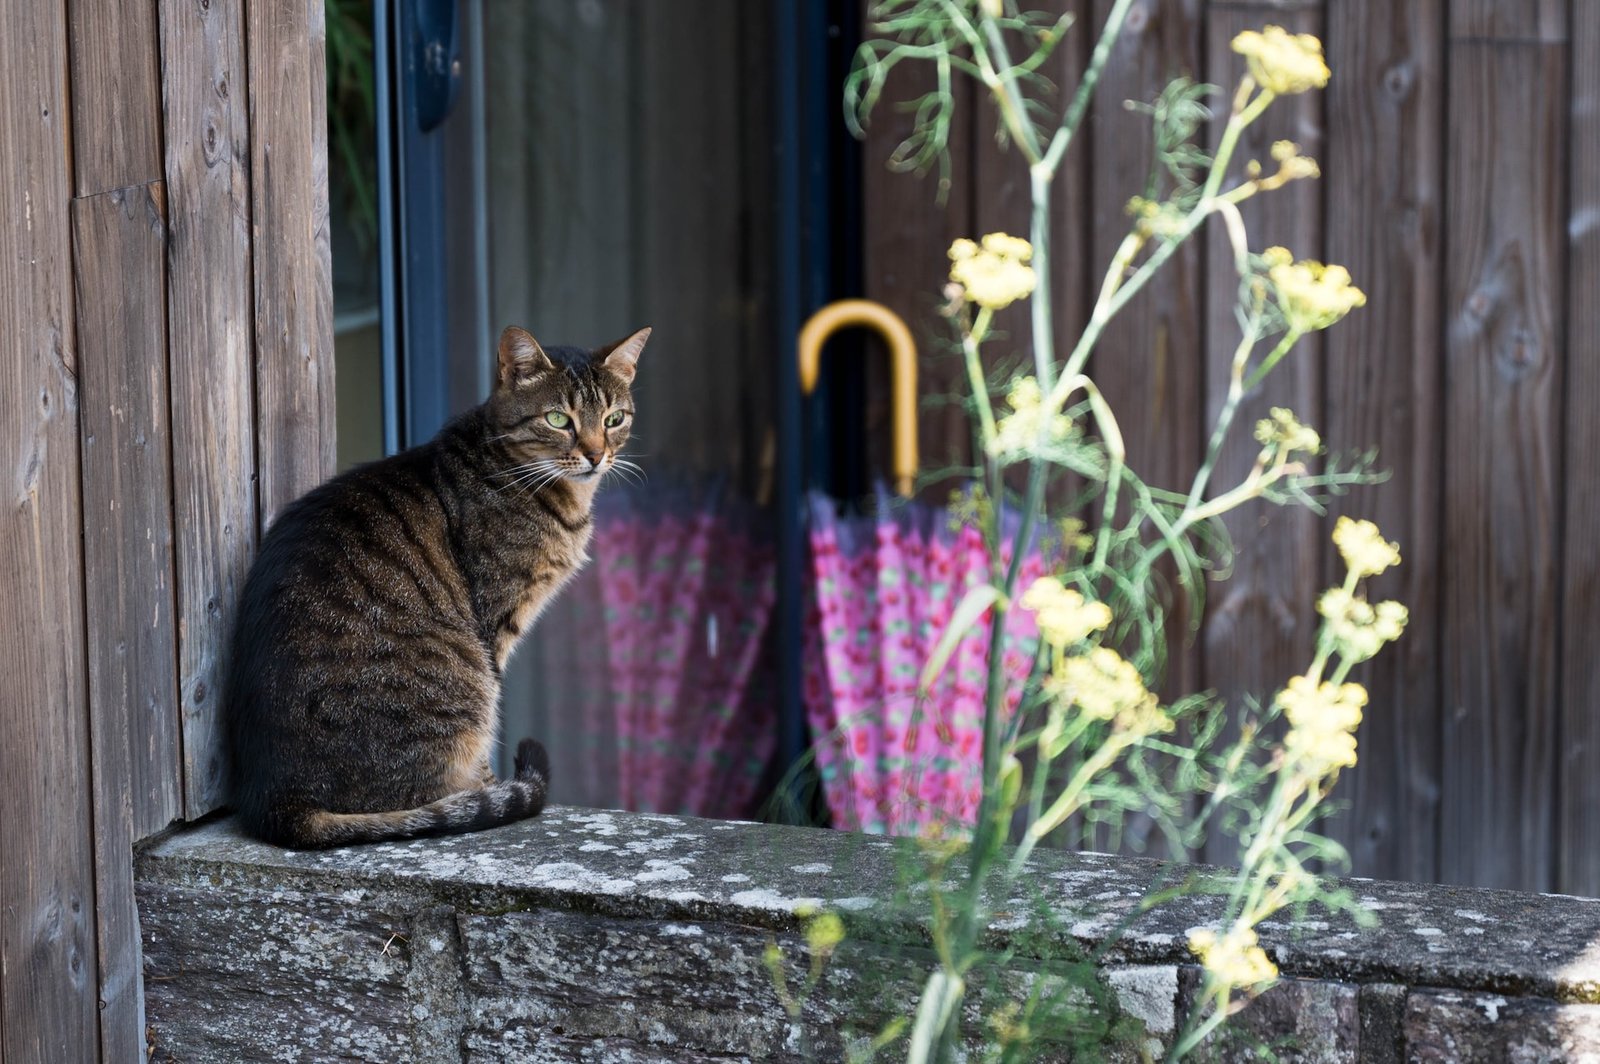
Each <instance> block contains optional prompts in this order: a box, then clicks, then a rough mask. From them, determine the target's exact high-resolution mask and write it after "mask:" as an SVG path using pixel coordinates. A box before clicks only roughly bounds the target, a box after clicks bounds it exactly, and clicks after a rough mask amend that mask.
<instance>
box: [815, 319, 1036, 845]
mask: <svg viewBox="0 0 1600 1064" xmlns="http://www.w3.org/2000/svg"><path fill="white" fill-rule="evenodd" d="M849 325H867V326H869V327H872V328H875V329H877V330H879V331H880V332H882V333H883V334H884V335H885V337H886V339H888V341H889V343H890V349H891V354H892V355H893V357H894V369H895V393H896V395H895V424H896V429H895V474H896V484H897V488H898V490H899V492H900V494H902V495H909V494H910V490H911V483H912V480H913V478H914V475H915V469H916V436H915V430H914V425H913V424H912V417H913V416H914V408H915V390H916V385H915V371H916V355H915V348H914V345H913V343H912V340H911V335H910V331H909V330H908V329H907V328H906V327H905V324H904V323H903V322H902V321H901V320H900V319H899V318H898V317H896V316H895V315H894V314H893V313H892V312H890V311H889V310H888V309H887V308H884V307H882V306H880V305H878V304H875V303H870V302H867V301H865V300H848V301H845V302H843V303H837V304H833V305H832V306H830V307H826V308H824V309H823V310H822V311H819V312H818V313H817V314H816V315H815V316H814V317H813V318H812V319H811V321H809V322H807V324H806V327H805V329H804V330H803V331H802V333H801V340H800V353H801V387H802V389H803V390H805V391H807V392H809V391H810V390H811V389H812V388H813V387H814V386H815V383H816V379H817V363H818V359H819V355H820V350H821V345H822V342H823V340H824V339H826V337H827V336H828V335H829V334H830V333H831V332H832V331H834V330H836V329H838V328H842V327H845V326H849ZM807 516H808V525H809V543H810V548H811V561H810V577H811V581H810V601H809V602H808V604H807V609H806V624H805V649H804V666H803V683H804V689H803V694H802V700H803V703H804V705H805V711H806V720H807V724H808V726H809V727H810V729H811V733H812V735H813V737H814V739H815V744H814V747H813V749H814V752H815V757H816V761H817V768H818V775H819V776H820V777H821V780H822V788H823V794H824V797H825V800H826V802H827V806H828V810H829V813H830V814H831V816H832V820H833V823H834V826H835V827H840V828H847V829H852V830H862V831H871V832H880V833H889V834H919V833H923V832H928V831H935V830H937V831H944V832H957V833H959V832H964V831H966V830H967V829H968V826H969V825H970V824H971V823H972V822H973V820H975V819H976V816H977V809H978V803H979V800H980V798H981V785H982V775H983V709H984V694H985V688H986V684H987V674H988V669H989V657H988V629H989V625H988V620H989V618H988V616H987V614H986V615H985V616H984V617H983V619H982V622H981V623H980V624H978V625H976V626H974V628H973V629H972V630H971V631H970V632H969V633H968V634H967V635H966V636H965V637H963V638H962V639H961V640H960V641H959V642H958V643H957V644H956V646H955V649H954V651H953V653H952V654H951V657H950V659H949V662H948V664H947V665H946V667H945V668H944V669H943V671H942V672H941V673H940V675H939V676H938V678H937V679H936V680H935V681H934V683H933V685H932V687H931V689H930V690H928V691H925V692H923V691H919V688H918V679H919V676H920V674H921V672H922V669H923V667H924V665H925V664H926V663H927V662H928V661H929V659H930V657H931V656H932V654H933V652H934V648H935V647H936V646H937V645H938V643H939V641H940V639H941V638H942V637H943V635H944V633H945V630H946V629H947V628H948V627H949V624H950V621H951V617H952V614H953V612H954V611H955V609H956V607H957V605H958V604H959V603H960V602H961V600H962V599H963V598H964V597H965V596H966V594H967V592H968V591H969V590H971V589H972V588H974V587H976V586H979V585H980V584H982V583H986V582H988V581H989V579H990V574H991V572H992V558H991V555H990V551H989V548H988V546H987V545H986V544H985V542H984V539H983V536H982V534H981V533H980V531H979V530H978V529H977V528H976V527H974V526H973V525H972V524H971V523H970V522H960V521H955V520H953V518H952V515H951V514H950V513H949V512H948V511H946V510H944V509H941V508H938V507H933V506H929V505H926V504H922V503H916V502H909V501H905V502H897V501H892V500H891V499H890V498H889V497H888V494H887V492H883V491H880V493H879V498H878V505H877V507H876V513H875V514H850V513H847V512H846V511H845V510H844V508H843V507H841V506H840V505H838V504H837V503H835V502H834V501H832V500H830V499H829V498H827V497H826V496H824V495H821V494H818V493H813V494H812V495H811V496H810V497H809V499H808V506H807ZM1006 549H1007V550H1008V549H1009V548H1006ZM1002 561H1003V563H1009V561H1010V557H1009V554H1006V555H1005V556H1004V557H1003V558H1002ZM1045 571H1046V567H1045V565H1044V563H1043V561H1042V560H1041V559H1040V557H1039V556H1038V553H1037V551H1033V552H1030V553H1029V554H1028V555H1027V556H1025V557H1024V560H1023V565H1022V567H1021V570H1020V572H1021V580H1022V586H1026V584H1027V583H1028V582H1029V581H1031V580H1032V579H1034V578H1035V577H1037V576H1040V575H1043V573H1044V572H1045ZM1037 636H1038V633H1037V630H1036V629H1035V628H1034V627H1033V622H1032V617H1031V615H1030V614H1028V613H1026V612H1025V611H1021V610H1014V611H1011V613H1010V614H1009V615H1008V621H1007V629H1006V633H1005V640H1004V642H1003V653H1004V655H1005V657H1004V665H1005V672H1006V676H1007V680H1008V683H1007V699H1008V702H1007V705H1008V707H1009V709H1010V710H1012V711H1014V710H1015V709H1016V706H1017V705H1018V703H1019V701H1020V699H1021V695H1022V690H1023V687H1024V684H1025V682H1026V680H1027V677H1028V674H1029V672H1030V670H1031V668H1032V663H1033V658H1034V649H1035V647H1036V645H1037Z"/></svg>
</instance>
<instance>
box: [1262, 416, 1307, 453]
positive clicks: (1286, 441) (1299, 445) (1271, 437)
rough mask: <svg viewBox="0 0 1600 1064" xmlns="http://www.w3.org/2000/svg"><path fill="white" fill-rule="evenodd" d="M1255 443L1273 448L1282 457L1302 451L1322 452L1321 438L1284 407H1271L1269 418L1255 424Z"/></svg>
mask: <svg viewBox="0 0 1600 1064" xmlns="http://www.w3.org/2000/svg"><path fill="white" fill-rule="evenodd" d="M1256 442H1257V443H1260V444H1263V445H1270V446H1275V447H1277V448H1278V453H1279V454H1282V455H1289V454H1293V453H1294V452H1295V451H1304V452H1306V454H1319V453H1321V451H1322V437H1321V436H1318V435H1317V433H1316V430H1315V429H1313V428H1311V427H1310V426H1309V425H1303V424H1301V423H1300V419H1299V418H1297V417H1295V416H1294V411H1293V410H1290V409H1289V408H1288V407H1286V406H1275V407H1273V408H1272V416H1271V417H1270V418H1262V419H1261V420H1260V421H1257V422H1256Z"/></svg>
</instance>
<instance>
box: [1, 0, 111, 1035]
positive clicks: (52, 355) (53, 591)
mask: <svg viewBox="0 0 1600 1064" xmlns="http://www.w3.org/2000/svg"><path fill="white" fill-rule="evenodd" d="M0 26H4V27H5V31H4V32H3V33H0V217H3V218H4V223H3V224H0V271H3V276H0V470H3V471H4V473H3V475H4V477H5V481H4V485H5V497H4V505H3V506H0V543H3V544H4V545H5V547H4V549H3V550H0V602H3V603H5V604H6V606H7V612H8V614H9V617H8V619H7V622H6V623H5V624H4V625H0V677H4V678H5V685H6V691H5V709H4V712H3V714H0V721H3V722H4V723H3V725H0V727H3V730H4V734H3V736H0V854H3V855H4V856H3V857H0V1057H4V1058H5V1059H6V1060H9V1061H12V1062H14V1064H20V1062H24V1061H35V1060H52V1061H54V1060H63V1061H65V1060H70V1061H97V1060H99V1059H100V1047H99V1039H98V1037H97V1026H98V1018H97V1015H96V1008H95V989H96V988H95V982H96V980H95V973H96V969H97V964H96V947H95V939H94V857H93V849H92V844H91V840H90V824H91V816H90V785H89V767H88V762H89V734H88V721H89V715H88V711H87V704H86V700H87V696H86V692H85V683H86V666H85V661H84V651H83V639H84V635H83V632H84V615H83V563H82V557H81V555H80V551H79V539H78V537H79V530H80V528H81V503H80V497H79V482H78V469H79V463H78V407H77V381H76V366H75V364H74V357H73V353H72V347H73V340H72V321H71V316H72V306H71V287H70V286H71V275H70V270H71V265H70V264H71V250H70V249H71V243H70V240H71V237H70V222H69V220H68V217H67V202H68V199H69V198H70V196H71V192H72V185H71V177H70V175H69V173H68V159H67V149H68V138H69V136H70V134H69V133H68V131H67V128H66V123H67V121H68V112H67V107H68V102H67V56H66V44H67V26H66V11H65V8H64V7H63V6H62V5H59V4H36V3H32V2H31V0H0Z"/></svg>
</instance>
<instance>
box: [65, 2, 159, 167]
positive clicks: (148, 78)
mask: <svg viewBox="0 0 1600 1064" xmlns="http://www.w3.org/2000/svg"><path fill="white" fill-rule="evenodd" d="M67 13H68V16H69V19H70V46H71V55H72V92H71V99H72V176H73V181H74V184H75V186H76V189H77V194H78V195H79V196H91V195H94V194H95V193H97V192H106V191H109V190H111V189H114V188H126V187H128V186H131V185H144V184H147V183H149V182H151V181H156V180H159V179H160V178H161V81H160V75H159V73H158V72H157V69H156V68H157V63H158V62H159V61H160V50H159V49H158V48H157V47H156V5H155V3H154V0H139V2H136V3H130V2H129V0H68V2H67Z"/></svg>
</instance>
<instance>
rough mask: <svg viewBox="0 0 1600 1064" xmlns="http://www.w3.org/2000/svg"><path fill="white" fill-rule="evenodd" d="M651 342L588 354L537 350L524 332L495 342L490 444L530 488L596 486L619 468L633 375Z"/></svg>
mask: <svg viewBox="0 0 1600 1064" xmlns="http://www.w3.org/2000/svg"><path fill="white" fill-rule="evenodd" d="M649 338H650V330H649V329H640V330H639V331H638V332H636V333H634V334H633V335H632V336H629V337H627V338H626V339H624V340H618V341H617V342H616V343H614V344H607V345H606V346H604V347H597V348H594V349H593V350H586V349H584V348H579V347H553V346H552V347H551V348H549V349H548V350H547V349H545V348H543V347H541V346H539V341H537V340H535V339H534V338H533V337H532V336H531V335H529V334H528V332H527V330H525V329H519V328H517V327H516V326H515V325H513V326H510V327H509V328H507V329H506V331H505V332H503V333H501V334H500V374H499V379H498V382H497V383H496V385H495V389H494V394H493V395H491V396H490V397H489V402H488V403H487V404H486V407H485V410H486V413H487V414H488V420H489V431H490V435H491V437H493V438H495V439H496V440H498V441H499V442H500V443H501V445H503V446H504V447H505V448H506V449H507V450H508V451H510V452H511V454H512V456H513V457H514V458H515V459H516V460H517V462H518V464H519V465H526V466H528V467H529V472H530V473H535V474H542V476H539V475H536V476H535V479H536V480H541V482H542V480H543V478H544V477H548V478H549V479H555V478H565V479H568V480H573V481H576V482H578V483H586V482H589V481H593V480H597V479H599V477H600V476H602V475H603V474H605V473H606V472H608V471H609V470H610V469H612V468H613V466H615V464H616V462H617V460H618V459H617V455H618V452H619V451H620V450H621V449H622V446H623V444H625V443H627V442H628V430H629V429H630V428H631V427H632V425H633V395H632V392H631V391H630V388H629V386H630V385H631V384H632V383H633V375H634V370H635V369H636V367H637V366H638V363H639V353H640V352H641V351H643V350H644V344H645V341H646V340H648V339H649Z"/></svg>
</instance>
